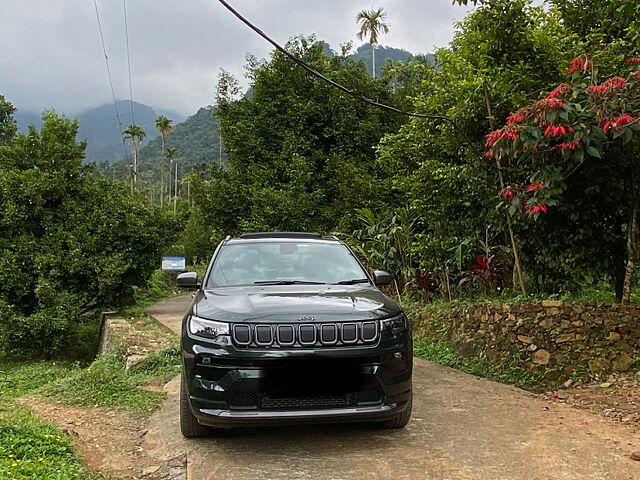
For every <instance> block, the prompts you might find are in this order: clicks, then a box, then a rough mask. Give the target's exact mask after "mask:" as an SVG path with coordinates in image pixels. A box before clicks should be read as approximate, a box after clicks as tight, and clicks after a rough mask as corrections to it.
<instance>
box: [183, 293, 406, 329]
mask: <svg viewBox="0 0 640 480" xmlns="http://www.w3.org/2000/svg"><path fill="white" fill-rule="evenodd" d="M400 311H401V310H400V307H399V306H398V304H397V303H396V302H395V301H394V300H392V299H391V298H389V297H387V296H386V295H384V294H383V293H382V292H381V291H380V290H378V289H377V288H374V287H371V286H362V285H358V286H355V285H354V286H345V285H322V286H318V285H278V286H264V287H227V288H217V289H211V290H204V291H201V292H199V294H198V296H197V297H196V299H195V301H194V304H193V313H195V314H196V315H198V316H199V317H202V318H207V319H211V320H222V321H227V322H298V321H313V320H315V321H336V320H372V319H379V318H386V317H389V316H392V315H395V314H397V313H399V312H400ZM305 317H307V318H305ZM308 317H312V318H308Z"/></svg>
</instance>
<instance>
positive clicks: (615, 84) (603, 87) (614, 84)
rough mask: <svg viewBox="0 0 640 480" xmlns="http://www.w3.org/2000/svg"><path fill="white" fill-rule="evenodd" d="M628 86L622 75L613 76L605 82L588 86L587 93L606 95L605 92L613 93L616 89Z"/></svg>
mask: <svg viewBox="0 0 640 480" xmlns="http://www.w3.org/2000/svg"><path fill="white" fill-rule="evenodd" d="M626 87H627V82H626V81H625V79H624V78H621V77H612V78H610V79H609V80H607V81H606V82H604V83H603V84H600V85H592V86H590V87H587V93H589V94H591V95H596V96H597V95H604V94H605V93H611V92H613V91H614V90H622V89H623V88H626Z"/></svg>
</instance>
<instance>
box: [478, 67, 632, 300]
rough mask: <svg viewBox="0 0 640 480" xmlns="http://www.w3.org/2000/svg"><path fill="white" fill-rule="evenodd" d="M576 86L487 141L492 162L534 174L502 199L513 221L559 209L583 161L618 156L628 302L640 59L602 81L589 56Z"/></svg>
mask: <svg viewBox="0 0 640 480" xmlns="http://www.w3.org/2000/svg"><path fill="white" fill-rule="evenodd" d="M566 73H567V75H569V76H570V81H569V83H567V84H563V85H560V86H558V87H557V88H555V89H554V90H553V91H552V92H550V93H549V94H548V95H547V96H546V97H545V98H543V99H541V100H539V101H537V102H535V103H533V104H532V105H529V106H527V107H525V108H522V109H520V110H519V111H518V112H516V113H515V114H513V115H511V116H510V117H508V118H507V121H506V125H505V126H504V127H503V128H501V129H500V130H496V131H494V132H491V133H490V134H489V135H487V140H486V147H487V148H488V150H487V153H486V156H487V158H488V159H490V160H493V161H495V162H497V164H498V165H500V163H502V164H509V165H510V166H512V167H516V168H519V169H523V170H526V171H527V172H530V176H529V183H528V184H526V185H509V186H505V187H504V188H502V189H501V190H500V191H499V192H498V193H499V196H500V197H501V205H502V206H504V207H505V208H507V210H508V213H509V215H510V216H511V217H516V216H521V217H525V218H526V217H530V218H533V219H538V217H540V216H541V215H545V214H547V213H548V212H549V209H550V208H551V207H554V206H556V205H558V203H559V202H560V201H561V199H562V192H563V190H564V188H565V187H566V185H565V179H566V178H568V177H569V176H570V175H572V174H574V173H575V172H577V171H579V169H580V166H581V165H583V164H584V162H592V161H599V159H602V158H604V156H605V155H606V154H607V153H608V152H610V151H612V150H615V151H616V152H623V154H621V155H618V156H617V157H616V162H618V163H619V164H620V166H621V167H622V168H620V169H618V171H620V172H624V173H623V174H624V175H625V177H626V178H624V179H621V180H627V184H628V185H629V190H630V192H629V199H630V205H629V212H630V214H629V221H628V229H627V262H626V271H625V280H624V288H623V295H622V302H623V303H625V302H628V301H629V299H630V292H631V283H632V279H633V273H634V271H635V268H636V263H637V261H638V260H639V259H640V224H639V220H640V219H639V217H640V151H639V148H638V147H639V143H640V140H639V139H640V135H638V133H639V132H640V124H639V122H640V58H630V59H628V60H627V61H626V62H625V64H624V66H623V67H622V68H621V70H620V72H619V75H617V76H613V77H611V78H608V79H606V80H604V81H601V82H599V81H597V69H596V68H595V67H594V65H593V63H592V62H591V61H590V60H589V59H587V58H584V57H581V58H576V59H574V60H572V61H571V64H570V66H569V68H568V69H567V71H566Z"/></svg>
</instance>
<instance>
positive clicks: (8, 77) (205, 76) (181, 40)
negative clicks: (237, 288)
mask: <svg viewBox="0 0 640 480" xmlns="http://www.w3.org/2000/svg"><path fill="white" fill-rule="evenodd" d="M95 3H96V4H97V7H98V12H99V14H100V20H101V23H102V30H103V34H104V40H105V45H106V50H107V55H108V58H109V66H110V68H111V74H112V78H113V86H114V90H115V95H116V98H118V99H128V98H129V77H128V73H127V72H128V68H127V54H126V42H125V38H126V37H125V29H124V4H125V3H126V12H127V20H128V30H129V47H130V58H131V74H132V89H133V99H134V100H135V101H138V102H141V103H144V104H147V105H150V106H152V107H154V108H156V109H161V110H167V111H175V112H177V113H179V114H180V115H183V116H187V115H191V114H193V113H195V112H196V111H197V110H198V108H199V107H201V106H204V105H210V104H211V103H213V101H214V95H215V84H216V79H217V76H218V73H219V71H220V69H221V68H222V69H225V70H227V71H229V72H231V73H232V74H234V75H236V76H238V77H242V76H243V72H244V70H243V65H244V63H245V55H246V53H247V52H249V53H252V54H253V55H256V56H257V57H259V58H264V57H267V56H268V55H269V52H270V51H271V49H270V48H269V47H270V45H268V44H267V43H266V42H265V41H264V40H263V39H261V38H260V37H258V36H257V35H256V34H255V33H254V32H252V31H251V30H249V29H248V28H247V27H246V26H245V25H243V24H242V23H240V22H239V21H238V20H237V19H236V18H235V17H233V16H232V15H231V13H230V12H228V11H227V10H226V9H224V7H223V6H222V5H221V4H220V3H219V2H218V1H217V0H183V1H178V0H95ZM229 3H230V4H231V5H233V6H234V8H236V9H238V10H239V11H240V13H242V14H243V15H245V16H246V17H247V18H248V19H249V20H250V21H252V22H253V23H254V24H256V25H257V26H258V27H260V28H261V29H263V30H264V31H265V32H266V33H267V34H268V35H270V36H271V37H273V38H274V39H275V40H276V41H278V42H279V43H285V42H286V41H287V40H288V39H289V38H290V37H292V36H294V35H298V34H305V35H307V34H315V35H316V36H317V38H318V39H322V40H325V41H327V42H328V43H329V44H330V45H331V46H332V48H333V49H334V50H339V45H340V44H342V43H345V42H348V41H353V42H354V46H356V47H357V46H358V45H359V44H360V42H359V41H358V40H357V38H356V33H357V31H358V27H357V25H356V23H355V16H356V13H357V12H358V11H360V10H363V9H371V8H372V7H373V8H378V7H382V8H384V9H385V11H386V12H387V15H388V17H387V22H388V23H389V25H390V32H389V34H387V35H384V36H383V37H382V38H381V40H380V43H381V44H382V45H387V46H392V47H395V48H403V49H405V50H408V51H410V52H412V53H430V52H433V51H434V50H435V48H437V47H442V46H446V45H447V44H448V43H449V42H450V41H451V39H452V38H453V32H454V22H455V21H457V20H461V19H462V18H463V17H464V15H465V14H466V12H467V11H468V10H469V9H468V8H465V7H460V6H457V5H456V6H453V5H452V4H451V3H452V2H451V0H376V1H375V2H373V3H372V1H371V0H369V1H360V0H306V1H305V0H229ZM0 65H1V66H2V68H1V70H0V94H1V95H4V96H5V98H6V99H7V100H9V101H10V102H11V103H13V104H14V106H16V107H17V108H18V109H19V110H23V111H29V112H40V111H41V110H42V109H44V108H54V109H55V110H57V111H59V112H65V113H69V114H76V113H79V112H82V111H84V110H86V109H89V108H92V107H95V106H99V105H103V104H105V103H110V102H112V96H111V90H110V87H109V81H108V76H107V70H106V66H105V59H104V54H103V53H102V46H101V42H100V35H99V29H98V22H97V19H96V9H95V5H94V0H57V1H51V0H0Z"/></svg>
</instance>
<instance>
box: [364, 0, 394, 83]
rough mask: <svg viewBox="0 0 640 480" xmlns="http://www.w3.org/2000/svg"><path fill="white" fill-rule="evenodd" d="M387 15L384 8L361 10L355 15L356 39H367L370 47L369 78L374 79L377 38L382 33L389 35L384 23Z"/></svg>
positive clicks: (387, 26)
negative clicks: (358, 27) (356, 24)
mask: <svg viewBox="0 0 640 480" xmlns="http://www.w3.org/2000/svg"><path fill="white" fill-rule="evenodd" d="M386 18H387V14H386V12H385V11H384V8H379V9H377V10H362V11H361V12H358V14H357V15H356V22H358V23H359V24H360V31H359V32H358V38H359V39H360V40H363V39H364V37H367V36H368V37H369V40H368V42H369V45H371V65H372V66H371V76H372V77H373V78H376V45H378V36H379V35H380V34H382V33H389V25H388V24H386V23H385V22H384V21H385V19H386Z"/></svg>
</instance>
